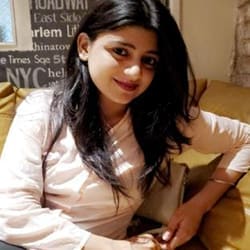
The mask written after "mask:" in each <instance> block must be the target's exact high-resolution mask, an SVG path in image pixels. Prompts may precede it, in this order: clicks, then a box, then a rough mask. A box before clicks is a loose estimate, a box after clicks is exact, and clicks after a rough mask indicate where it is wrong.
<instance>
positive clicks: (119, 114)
mask: <svg viewBox="0 0 250 250" xmlns="http://www.w3.org/2000/svg"><path fill="white" fill-rule="evenodd" d="M126 111H127V109H123V110H115V111H114V110H113V111H112V112H111V111H110V110H103V111H102V116H103V120H104V122H105V124H107V126H108V127H110V128H112V127H114V126H115V125H116V124H117V123H119V121H120V120H121V119H122V118H123V117H124V115H125V113H126Z"/></svg>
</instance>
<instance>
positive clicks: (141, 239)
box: [129, 234, 162, 250]
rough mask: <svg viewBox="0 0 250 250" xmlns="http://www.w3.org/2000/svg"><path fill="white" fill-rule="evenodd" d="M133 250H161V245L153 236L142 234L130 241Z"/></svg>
mask: <svg viewBox="0 0 250 250" xmlns="http://www.w3.org/2000/svg"><path fill="white" fill-rule="evenodd" d="M129 241H130V242H131V248H132V249H133V250H161V249H162V248H161V246H160V244H159V243H158V242H157V240H156V239H155V238H154V236H153V235H151V234H140V235H138V236H134V237H132V238H130V239H129Z"/></svg>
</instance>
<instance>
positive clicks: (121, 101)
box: [78, 26, 159, 108]
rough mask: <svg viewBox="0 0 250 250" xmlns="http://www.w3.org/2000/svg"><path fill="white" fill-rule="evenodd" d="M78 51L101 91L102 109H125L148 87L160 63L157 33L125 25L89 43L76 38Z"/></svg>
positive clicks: (80, 37) (83, 37)
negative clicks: (116, 106)
mask: <svg viewBox="0 0 250 250" xmlns="http://www.w3.org/2000/svg"><path fill="white" fill-rule="evenodd" d="M78 52H79V57H80V59H82V60H87V61H88V68H89V73H90V76H91V78H92V80H93V82H94V84H95V85H96V87H97V88H98V90H99V91H100V103H101V105H102V107H103V106H104V107H105V108H110V107H113V106H114V105H120V106H121V107H124V106H127V105H128V103H130V102H131V101H132V100H133V99H135V98H136V97H138V96H139V95H140V94H142V93H143V92H144V91H145V90H146V89H147V88H148V86H149V85H150V83H151V81H152V79H153V77H154V74H155V69H156V67H157V63H158V60H159V55H158V48H157V36H156V34H155V33H154V32H153V31H151V30H147V29H145V28H142V27H139V26H125V27H123V28H120V29H116V30H113V31H107V32H103V33H101V34H99V35H98V36H97V38H96V39H95V40H94V41H89V39H88V36H87V35H86V34H84V33H82V34H80V35H79V37H78Z"/></svg>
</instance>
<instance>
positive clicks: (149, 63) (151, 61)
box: [142, 56, 158, 69]
mask: <svg viewBox="0 0 250 250" xmlns="http://www.w3.org/2000/svg"><path fill="white" fill-rule="evenodd" d="M142 63H143V64H144V65H145V66H146V67H147V68H149V69H155V68H156V67H157V65H158V58H156V57H153V56H144V57H143V58H142Z"/></svg>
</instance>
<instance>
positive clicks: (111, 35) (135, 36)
mask: <svg viewBox="0 0 250 250" xmlns="http://www.w3.org/2000/svg"><path fill="white" fill-rule="evenodd" d="M94 42H102V43H107V44H108V43H116V42H117V43H119V42H120V43H129V44H131V45H134V46H135V47H136V48H141V49H146V50H157V35H156V33H155V32H154V31H152V30H149V29H146V28H143V27H140V26H125V27H122V28H119V29H115V30H110V31H105V32H102V33H100V34H99V35H98V36H97V38H96V39H95V41H94Z"/></svg>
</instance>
